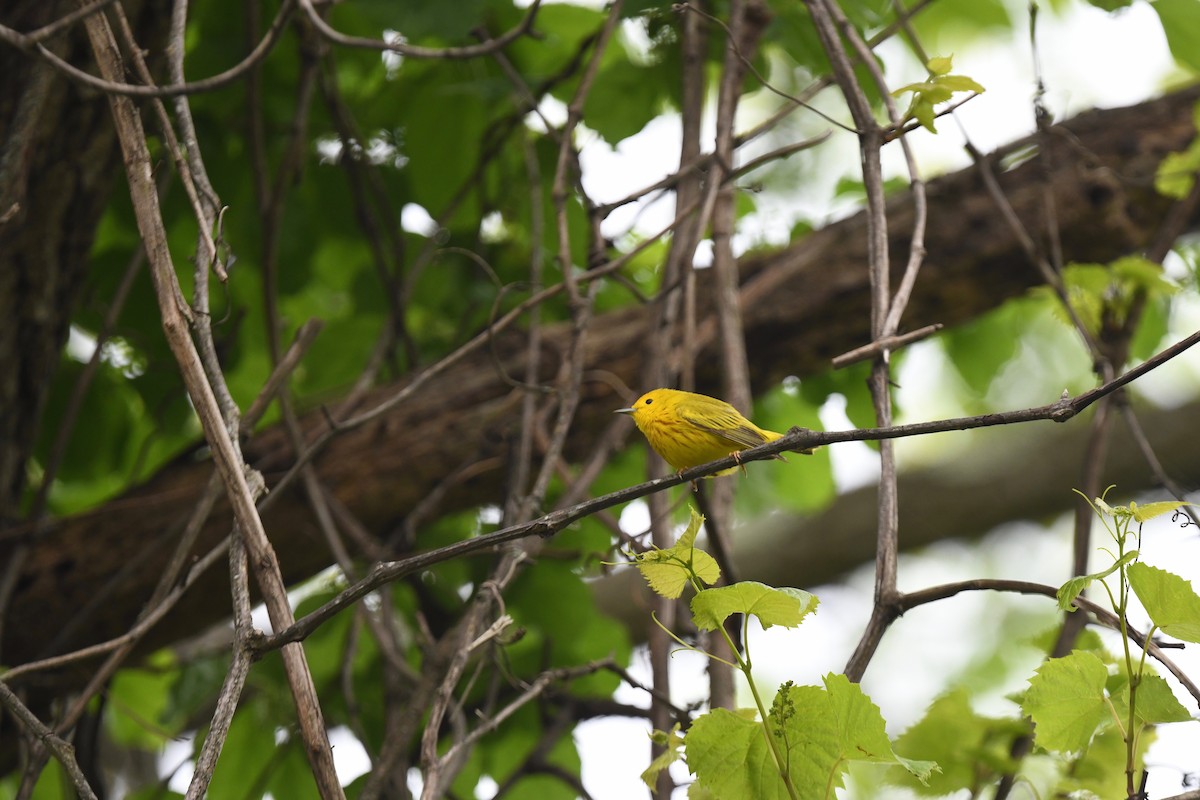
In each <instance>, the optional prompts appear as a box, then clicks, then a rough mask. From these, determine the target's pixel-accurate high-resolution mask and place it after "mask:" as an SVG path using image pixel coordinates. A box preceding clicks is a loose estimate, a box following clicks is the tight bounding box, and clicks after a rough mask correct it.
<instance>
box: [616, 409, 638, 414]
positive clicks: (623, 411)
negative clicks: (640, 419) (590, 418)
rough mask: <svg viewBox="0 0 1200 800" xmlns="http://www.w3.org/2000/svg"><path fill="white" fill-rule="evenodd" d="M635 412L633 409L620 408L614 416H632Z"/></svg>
mask: <svg viewBox="0 0 1200 800" xmlns="http://www.w3.org/2000/svg"><path fill="white" fill-rule="evenodd" d="M633 412H634V409H632V408H618V409H617V410H616V411H614V412H613V413H614V414H632V413H633Z"/></svg>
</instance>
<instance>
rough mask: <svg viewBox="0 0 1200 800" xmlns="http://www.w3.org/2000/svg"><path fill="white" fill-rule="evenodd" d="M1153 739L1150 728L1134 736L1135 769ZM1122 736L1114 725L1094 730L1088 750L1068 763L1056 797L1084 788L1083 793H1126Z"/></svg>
mask: <svg viewBox="0 0 1200 800" xmlns="http://www.w3.org/2000/svg"><path fill="white" fill-rule="evenodd" d="M1152 741H1154V732H1153V731H1152V730H1147V731H1142V734H1141V735H1140V736H1138V739H1137V753H1136V754H1135V763H1136V765H1137V766H1136V767H1135V772H1141V769H1140V767H1141V764H1142V757H1143V756H1144V755H1145V752H1146V748H1147V747H1149V746H1150V743H1151V742H1152ZM1125 757H1126V753H1125V740H1124V739H1123V738H1122V737H1121V732H1120V731H1119V730H1116V729H1115V728H1110V729H1109V730H1106V731H1102V732H1101V733H1098V734H1096V737H1095V738H1094V739H1092V743H1091V744H1090V745H1088V749H1087V752H1086V753H1084V754H1082V755H1081V756H1080V757H1079V758H1077V759H1075V760H1074V761H1073V762H1071V763H1070V765H1069V768H1068V769H1067V770H1066V773H1067V774H1066V775H1064V776H1063V778H1062V783H1061V784H1060V785H1059V787H1058V788H1059V793H1056V795H1055V796H1056V797H1068V796H1070V797H1074V796H1076V795H1075V794H1072V792H1087V793H1089V794H1083V797H1125V796H1126V792H1125Z"/></svg>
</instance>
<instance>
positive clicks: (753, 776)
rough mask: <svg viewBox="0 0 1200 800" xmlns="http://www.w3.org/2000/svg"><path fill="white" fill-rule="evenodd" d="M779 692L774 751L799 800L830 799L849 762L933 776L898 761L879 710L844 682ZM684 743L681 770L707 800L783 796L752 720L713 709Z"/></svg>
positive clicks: (924, 765) (921, 766)
mask: <svg viewBox="0 0 1200 800" xmlns="http://www.w3.org/2000/svg"><path fill="white" fill-rule="evenodd" d="M780 692H781V693H783V694H784V695H785V696H784V697H783V698H782V699H781V698H776V700H775V702H774V703H773V704H772V708H773V709H775V713H773V715H772V722H773V728H774V731H775V737H776V738H775V743H776V747H777V748H778V749H779V751H780V752H781V754H782V755H783V758H784V761H785V764H786V769H787V773H788V776H789V777H790V779H791V782H792V784H793V786H794V787H795V788H796V790H797V793H798V795H799V796H800V797H803V798H806V800H807V799H808V798H832V797H833V796H834V795H833V792H834V790H835V789H836V788H838V787H840V786H841V785H842V776H843V775H844V774H845V771H846V768H847V766H848V764H849V762H851V761H870V762H875V763H882V764H898V765H900V766H903V767H905V768H906V769H908V770H910V771H912V772H913V773H914V774H915V775H918V776H919V777H922V778H927V777H928V776H929V775H930V774H931V773H932V771H933V770H935V769H936V768H937V766H936V765H935V764H933V763H932V762H929V761H913V760H909V759H904V758H901V757H899V756H897V755H896V754H895V753H894V752H893V751H892V746H891V743H890V742H889V741H888V738H887V732H886V730H885V727H884V721H883V717H882V715H881V714H880V713H879V709H878V707H876V706H875V704H874V703H872V702H871V700H870V698H868V697H867V696H866V695H864V694H863V693H862V689H861V688H860V687H859V686H858V685H857V684H852V683H850V681H849V680H848V679H847V678H846V677H845V676H843V675H828V676H826V677H825V688H820V687H817V686H792V685H790V684H785V685H784V687H782V688H781V689H780ZM783 709H786V712H785V713H779V712H780V711H781V710H783ZM685 742H686V754H687V763H688V768H689V769H691V770H692V772H693V773H695V775H696V778H697V782H698V783H699V784H700V785H701V786H702V788H703V789H705V790H707V791H710V792H711V793H712V795H713V796H715V797H718V798H736V799H738V800H740V798H754V799H755V800H776V798H786V797H788V796H789V795H788V792H787V789H786V786H785V785H784V782H783V779H782V778H781V777H780V770H779V768H778V767H777V766H776V763H775V758H774V755H773V754H772V752H771V750H770V748H769V747H768V746H767V743H766V739H765V736H764V733H763V728H762V726H761V725H760V724H759V723H757V722H755V721H753V719H752V718H749V717H747V716H745V715H743V714H736V713H734V712H731V711H727V710H725V709H716V710H714V711H712V712H711V713H709V714H705V715H704V716H702V717H700V718H699V719H698V720H696V722H695V723H694V724H693V725H692V727H691V729H689V730H688V733H687V736H686V737H685Z"/></svg>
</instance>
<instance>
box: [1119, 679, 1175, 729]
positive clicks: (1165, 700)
mask: <svg viewBox="0 0 1200 800" xmlns="http://www.w3.org/2000/svg"><path fill="white" fill-rule="evenodd" d="M1123 694H1124V697H1123V698H1122V699H1123V701H1124V702H1125V704H1126V705H1128V703H1129V690H1128V686H1126V689H1125V691H1124V692H1123ZM1136 698H1137V699H1136V701H1135V702H1136V703H1137V706H1136V708H1135V709H1134V713H1136V714H1137V718H1138V719H1139V720H1141V721H1142V722H1143V723H1145V724H1147V725H1157V724H1161V723H1166V722H1190V721H1191V719H1192V715H1191V714H1190V713H1188V710H1187V709H1186V708H1184V706H1183V704H1182V703H1180V702H1179V700H1178V699H1177V698H1176V697H1175V694H1174V693H1173V692H1172V691H1171V686H1170V684H1168V683H1167V682H1166V681H1165V680H1163V678H1162V676H1161V675H1155V674H1153V673H1149V672H1148V673H1144V674H1143V675H1142V678H1141V680H1140V681H1139V682H1138V687H1137V695H1136Z"/></svg>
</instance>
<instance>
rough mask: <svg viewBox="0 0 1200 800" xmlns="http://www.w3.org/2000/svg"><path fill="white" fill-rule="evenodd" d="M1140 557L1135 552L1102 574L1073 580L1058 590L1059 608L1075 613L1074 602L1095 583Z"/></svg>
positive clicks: (1126, 555) (1128, 554)
mask: <svg viewBox="0 0 1200 800" xmlns="http://www.w3.org/2000/svg"><path fill="white" fill-rule="evenodd" d="M1137 556H1138V551H1137V550H1133V551H1130V552H1128V553H1126V554H1125V555H1123V556H1121V558H1120V559H1119V560H1118V561H1116V562H1115V563H1114V564H1113V565H1112V566H1111V567H1109V568H1108V569H1106V570H1103V571H1102V572H1093V573H1092V574H1091V575H1079V576H1076V577H1074V578H1071V579H1070V580H1069V581H1067V582H1066V583H1064V584H1063V585H1062V586H1060V587H1059V588H1058V607H1059V608H1060V609H1062V610H1063V611H1074V610H1075V606H1074V605H1073V604H1072V601H1074V600H1075V598H1076V597H1078V596H1079V595H1080V594H1081V593H1082V592H1083V590H1084V589H1086V588H1087V587H1088V586H1089V585H1090V584H1091V583H1092V582H1093V581H1098V580H1101V579H1103V578H1107V577H1108V576H1109V575H1112V574H1113V573H1114V572H1116V571H1117V570H1119V569H1120V568H1121V567H1123V566H1125V565H1126V564H1128V563H1129V562H1131V561H1133V560H1134V559H1135V558H1137Z"/></svg>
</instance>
